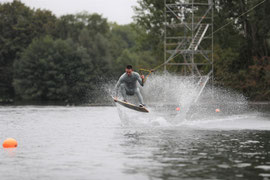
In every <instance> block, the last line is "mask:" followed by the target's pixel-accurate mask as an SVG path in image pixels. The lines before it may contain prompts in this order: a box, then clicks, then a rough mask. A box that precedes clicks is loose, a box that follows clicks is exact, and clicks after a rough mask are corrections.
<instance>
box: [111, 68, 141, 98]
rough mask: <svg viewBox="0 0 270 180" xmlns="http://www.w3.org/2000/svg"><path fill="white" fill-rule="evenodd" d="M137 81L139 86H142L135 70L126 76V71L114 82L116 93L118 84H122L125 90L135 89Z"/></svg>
mask: <svg viewBox="0 0 270 180" xmlns="http://www.w3.org/2000/svg"><path fill="white" fill-rule="evenodd" d="M137 81H138V82H139V84H140V85H141V86H143V81H142V78H141V77H140V75H139V73H137V72H132V73H131V75H130V76H128V74H127V73H124V74H122V76H121V77H120V78H119V80H118V82H117V84H116V89H115V90H116V93H117V92H118V89H119V86H120V85H121V84H124V85H125V88H126V89H127V90H135V89H136V88H137Z"/></svg>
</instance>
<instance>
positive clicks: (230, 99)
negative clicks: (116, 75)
mask: <svg viewBox="0 0 270 180" xmlns="http://www.w3.org/2000/svg"><path fill="white" fill-rule="evenodd" d="M200 88H201V86H200V85H199V84H198V80H197V79H196V78H195V77H191V76H189V77H184V76H177V75H171V74H160V75H157V74H155V75H151V76H150V77H149V78H148V80H147V82H146V83H145V86H144V87H143V88H140V89H141V92H142V94H143V97H144V101H145V103H146V105H147V108H148V109H149V110H150V113H149V114H144V113H139V112H136V111H132V110H129V109H127V108H125V107H121V106H117V108H118V112H119V116H120V119H121V120H122V122H123V123H124V124H132V125H134V124H143V125H146V124H147V125H155V126H156V125H160V126H169V125H178V124H182V123H183V122H189V123H192V122H194V123H196V122H199V121H206V122H207V121H211V120H213V121H215V120H218V121H220V119H223V120H226V119H227V118H224V117H226V116H232V115H237V114H239V113H242V112H244V111H245V110H246V109H247V101H246V100H245V98H244V97H243V96H242V95H240V94H238V93H235V92H232V91H228V90H224V89H219V88H212V87H211V86H206V87H205V89H204V90H203V93H202V94H201V96H200V98H199V99H198V101H197V102H195V99H196V98H197V96H198V93H199V91H200ZM109 89H110V91H111V92H112V89H113V88H109ZM129 101H130V102H132V103H134V104H138V99H137V97H130V98H129ZM216 109H219V110H220V112H216ZM221 117H222V118H221Z"/></svg>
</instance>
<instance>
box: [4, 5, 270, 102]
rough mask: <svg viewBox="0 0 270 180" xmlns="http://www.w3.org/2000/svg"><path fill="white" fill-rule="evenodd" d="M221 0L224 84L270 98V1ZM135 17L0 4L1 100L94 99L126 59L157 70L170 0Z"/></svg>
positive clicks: (219, 45)
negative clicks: (124, 20)
mask: <svg viewBox="0 0 270 180" xmlns="http://www.w3.org/2000/svg"><path fill="white" fill-rule="evenodd" d="M258 2H260V0H255V1H253V0H252V1H251V0H247V1H246V0H241V1H236V0H226V1H216V8H215V27H214V28H215V29H217V28H218V27H221V26H222V25H224V24H226V23H227V22H229V21H231V20H233V22H234V23H232V24H231V25H229V26H227V27H225V28H224V29H222V30H221V31H219V32H217V33H216V34H215V54H214V60H215V79H216V84H217V85H222V86H225V87H230V88H233V89H236V90H239V91H241V92H243V93H244V94H245V95H247V96H248V97H250V98H251V99H254V100H270V62H269V60H270V58H269V55H268V52H269V50H270V48H269V41H270V37H269V36H270V22H269V18H270V12H269V11H268V9H267V7H269V6H270V4H269V3H270V2H268V1H266V2H265V4H264V5H261V6H259V7H258V8H256V9H255V10H253V11H252V12H251V13H249V14H246V15H244V16H242V17H240V18H238V16H239V15H240V14H242V13H243V12H246V11H247V10H248V9H250V8H251V7H253V6H254V5H255V4H257V3H258ZM138 3H139V5H138V6H137V7H136V8H135V12H136V15H135V23H133V24H128V25H117V24H115V23H114V24H112V23H108V22H107V20H106V19H105V18H103V17H102V16H101V15H98V14H88V13H86V12H82V13H79V14H75V15H74V14H68V15H64V16H61V17H59V18H57V17H56V16H55V15H53V14H52V13H51V12H50V11H47V10H40V9H38V10H34V9H31V8H29V7H27V6H25V5H24V4H23V3H21V2H20V1H17V0H14V1H13V2H11V3H2V4H1V3H0V17H1V18H0V30H1V33H0V101H5V100H9V99H18V100H19V99H20V100H42V101H49V100H53V101H63V102H85V101H87V102H89V101H90V102H94V101H96V100H97V99H98V97H99V96H101V97H102V96H103V94H102V93H100V89H101V88H100V87H101V85H102V84H103V83H104V80H105V81H109V80H111V79H113V80H115V79H117V78H118V77H119V75H120V74H121V73H123V68H124V67H125V65H126V64H132V65H134V66H135V69H136V70H138V68H146V69H150V68H153V67H155V66H157V65H159V64H160V63H161V62H162V61H163V58H162V57H163V35H164V34H163V33H164V30H163V28H164V27H163V25H164V24H163V20H164V15H163V10H164V3H163V1H157V0H139V1H138Z"/></svg>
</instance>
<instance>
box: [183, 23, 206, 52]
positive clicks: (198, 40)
mask: <svg viewBox="0 0 270 180" xmlns="http://www.w3.org/2000/svg"><path fill="white" fill-rule="evenodd" d="M208 27H209V24H201V25H200V26H199V28H198V30H197V33H196V34H195V37H194V38H193V39H192V41H191V43H190V45H189V47H188V50H195V51H196V50H197V49H198V47H199V45H200V43H201V41H202V39H203V37H204V35H205V33H206V31H207V29H208Z"/></svg>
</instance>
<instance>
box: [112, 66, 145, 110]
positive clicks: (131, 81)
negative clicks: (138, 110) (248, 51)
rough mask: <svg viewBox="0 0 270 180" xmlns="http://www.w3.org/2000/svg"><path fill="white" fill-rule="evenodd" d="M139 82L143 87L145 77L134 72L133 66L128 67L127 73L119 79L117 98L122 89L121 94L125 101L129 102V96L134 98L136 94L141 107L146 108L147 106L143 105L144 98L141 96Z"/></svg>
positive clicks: (116, 88)
mask: <svg viewBox="0 0 270 180" xmlns="http://www.w3.org/2000/svg"><path fill="white" fill-rule="evenodd" d="M137 81H138V82H139V84H140V85H141V86H143V83H144V82H143V81H144V75H141V76H140V75H139V73H137V72H134V71H133V69H132V66H131V65H127V67H126V72H125V73H124V74H123V75H122V76H121V77H120V78H119V80H118V82H117V84H116V87H115V92H116V98H117V97H118V91H119V87H120V92H121V95H122V97H123V98H124V99H123V100H124V101H125V102H127V95H128V96H133V95H134V94H136V95H137V97H138V99H139V102H140V105H139V106H140V107H144V106H145V104H144V103H143V97H142V95H141V92H140V89H139V88H138V87H137Z"/></svg>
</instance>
